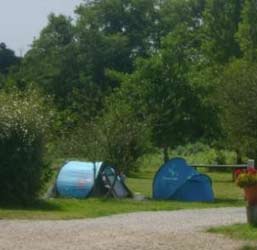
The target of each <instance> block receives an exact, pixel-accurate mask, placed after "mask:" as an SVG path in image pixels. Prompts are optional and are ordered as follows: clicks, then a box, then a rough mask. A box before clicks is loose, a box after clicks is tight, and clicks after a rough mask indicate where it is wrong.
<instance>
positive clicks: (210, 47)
mask: <svg viewBox="0 0 257 250" xmlns="http://www.w3.org/2000/svg"><path fill="white" fill-rule="evenodd" d="M242 4H243V1H242V0H227V1H223V0H208V1H206V7H205V10H204V15H203V29H202V35H203V40H202V41H203V42H202V49H203V52H204V54H205V56H206V59H207V63H211V64H212V63H221V64H224V63H227V62H228V61H229V60H230V59H231V58H233V57H238V56H239V55H240V47H239V44H238V41H237V40H236V38H235V34H236V33H237V31H238V25H239V22H240V13H241V10H242Z"/></svg>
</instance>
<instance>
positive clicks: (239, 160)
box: [236, 149, 243, 164]
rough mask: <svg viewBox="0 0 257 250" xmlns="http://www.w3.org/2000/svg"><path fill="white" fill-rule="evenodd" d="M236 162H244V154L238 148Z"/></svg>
mask: <svg viewBox="0 0 257 250" xmlns="http://www.w3.org/2000/svg"><path fill="white" fill-rule="evenodd" d="M236 163H237V164H242V163H243V161H242V155H241V152H240V150H239V149H236Z"/></svg>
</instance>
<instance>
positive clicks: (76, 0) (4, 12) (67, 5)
mask: <svg viewBox="0 0 257 250" xmlns="http://www.w3.org/2000/svg"><path fill="white" fill-rule="evenodd" d="M82 2H83V1H82V0H0V42H4V43H6V45H7V47H8V48H10V49H13V50H15V52H16V54H17V55H20V54H24V53H25V52H26V51H27V50H28V49H29V45H30V44H31V43H32V41H33V39H34V37H38V35H39V32H40V31H41V29H42V28H43V27H44V26H45V25H46V24H47V16H48V15H49V14H50V13H51V12H54V13H56V14H60V13H62V14H65V15H69V16H73V11H74V9H75V6H77V5H79V4H80V3H82Z"/></svg>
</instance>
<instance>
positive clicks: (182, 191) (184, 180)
mask: <svg viewBox="0 0 257 250" xmlns="http://www.w3.org/2000/svg"><path fill="white" fill-rule="evenodd" d="M153 198H154V199H161V200H181V201H199V202H201V201H213V200H214V194H213V190H212V182H211V179H210V178H209V177H208V176H207V175H203V174H200V173H199V172H197V171H196V170H195V169H194V168H193V167H191V166H189V165H188V164H187V163H186V161H185V160H184V159H183V158H173V159H171V160H169V161H167V162H166V163H165V164H164V165H162V166H161V167H160V169H159V170H158V171H157V173H156V174H155V177H154V181H153Z"/></svg>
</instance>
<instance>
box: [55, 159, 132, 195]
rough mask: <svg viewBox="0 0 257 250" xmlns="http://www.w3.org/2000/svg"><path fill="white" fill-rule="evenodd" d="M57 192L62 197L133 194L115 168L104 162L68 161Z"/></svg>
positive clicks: (61, 171) (57, 182)
mask: <svg viewBox="0 0 257 250" xmlns="http://www.w3.org/2000/svg"><path fill="white" fill-rule="evenodd" d="M55 193H56V195H57V196H61V197H74V198H87V197H92V196H108V195H110V196H113V197H116V198H125V197H130V196H131V195H132V194H131V192H130V190H129V189H128V188H127V187H126V185H125V184H124V182H123V181H122V178H121V177H120V176H119V175H118V174H117V171H115V169H114V168H113V167H112V166H110V165H108V164H105V163H103V162H79V161H70V162H67V163H66V164H65V165H64V166H63V167H62V168H61V170H60V172H59V174H58V176H57V179H56V183H55Z"/></svg>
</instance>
